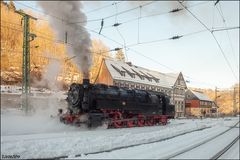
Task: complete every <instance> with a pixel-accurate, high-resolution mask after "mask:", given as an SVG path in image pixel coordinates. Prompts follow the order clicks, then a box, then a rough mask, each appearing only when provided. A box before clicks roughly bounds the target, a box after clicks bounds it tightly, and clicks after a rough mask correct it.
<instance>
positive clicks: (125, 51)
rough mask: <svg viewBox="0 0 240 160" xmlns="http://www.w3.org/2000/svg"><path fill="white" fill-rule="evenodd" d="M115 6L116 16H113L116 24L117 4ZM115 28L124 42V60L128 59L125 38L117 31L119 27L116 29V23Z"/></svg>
mask: <svg viewBox="0 0 240 160" xmlns="http://www.w3.org/2000/svg"><path fill="white" fill-rule="evenodd" d="M115 6H116V17H115V24H118V22H117V21H118V19H117V16H118V15H117V13H118V6H117V4H115ZM116 30H117V32H118V34H119V35H120V37H121V38H122V40H123V44H124V53H125V55H126V60H128V56H127V50H126V41H125V38H124V37H123V35H122V34H121V32H120V31H119V29H118V25H116Z"/></svg>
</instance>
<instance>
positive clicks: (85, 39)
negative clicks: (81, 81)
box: [38, 1, 92, 78]
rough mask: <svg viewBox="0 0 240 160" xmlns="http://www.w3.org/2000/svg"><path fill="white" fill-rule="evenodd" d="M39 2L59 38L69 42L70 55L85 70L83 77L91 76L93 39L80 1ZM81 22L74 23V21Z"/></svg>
mask: <svg viewBox="0 0 240 160" xmlns="http://www.w3.org/2000/svg"><path fill="white" fill-rule="evenodd" d="M38 4H39V5H40V6H41V8H42V9H43V10H44V11H45V12H46V14H48V15H50V16H49V20H50V25H51V26H52V27H53V29H54V31H55V32H56V35H57V38H58V39H60V40H62V41H65V42H66V43H67V50H68V53H69V54H70V55H69V56H70V57H74V58H73V61H74V62H75V63H76V64H77V66H78V67H79V69H80V70H81V71H82V72H83V77H84V78H88V77H89V69H90V67H91V64H92V57H91V54H90V48H91V39H90V34H89V33H88V32H87V30H86V28H85V25H86V20H87V17H86V15H85V14H84V13H83V12H82V11H81V8H82V4H81V2H79V1H39V2H38ZM76 21H78V22H81V23H73V22H76Z"/></svg>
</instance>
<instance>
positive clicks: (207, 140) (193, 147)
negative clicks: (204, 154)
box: [162, 122, 239, 159]
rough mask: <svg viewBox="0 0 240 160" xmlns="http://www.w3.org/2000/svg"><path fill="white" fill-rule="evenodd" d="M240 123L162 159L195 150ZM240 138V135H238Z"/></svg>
mask: <svg viewBox="0 0 240 160" xmlns="http://www.w3.org/2000/svg"><path fill="white" fill-rule="evenodd" d="M238 124H239V122H237V123H236V124H235V125H233V126H231V127H230V128H229V129H227V130H225V131H223V132H221V133H219V134H217V135H216V136H214V137H210V138H208V139H206V140H204V141H202V142H200V143H197V144H194V145H192V146H189V147H187V148H185V149H183V150H181V151H178V152H176V153H174V154H171V155H168V156H166V157H163V158H162V159H171V158H174V157H176V156H178V155H181V154H183V153H186V152H188V151H191V150H193V149H195V148H197V147H199V146H201V145H203V144H205V143H207V142H209V141H212V140H214V139H216V138H217V137H219V136H221V135H223V134H225V133H226V132H228V131H230V130H231V129H233V128H235V127H236V126H237V125H238ZM238 138H239V137H238Z"/></svg>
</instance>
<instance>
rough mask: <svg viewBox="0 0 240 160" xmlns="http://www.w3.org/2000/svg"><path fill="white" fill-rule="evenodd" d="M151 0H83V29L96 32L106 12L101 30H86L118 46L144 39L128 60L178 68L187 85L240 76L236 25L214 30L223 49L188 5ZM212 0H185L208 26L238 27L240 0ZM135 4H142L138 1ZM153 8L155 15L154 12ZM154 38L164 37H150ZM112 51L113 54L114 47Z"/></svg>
mask: <svg viewBox="0 0 240 160" xmlns="http://www.w3.org/2000/svg"><path fill="white" fill-rule="evenodd" d="M115 2H117V1H115ZM150 2H151V1H145V2H143V1H142V2H137V1H135V2H130V1H127V2H117V4H115V5H114V4H113V3H114V1H100V2H96V1H95V2H94V1H84V2H83V6H84V8H83V9H82V10H83V12H84V13H85V14H86V16H87V19H88V23H87V26H86V27H87V29H91V30H95V31H96V32H99V30H100V26H101V19H102V18H104V27H103V30H102V32H101V33H102V35H99V34H97V33H94V32H92V31H89V33H90V34H91V38H92V39H101V40H102V41H104V43H105V44H106V45H107V46H108V47H109V48H110V49H113V48H116V47H122V46H121V45H120V44H123V45H124V42H125V45H126V46H128V45H131V44H137V43H143V44H138V45H134V46H131V47H130V49H127V51H126V56H127V60H128V61H131V62H132V63H133V64H135V65H138V66H142V67H146V68H148V69H152V70H157V71H159V72H163V73H168V72H180V71H181V72H182V73H183V74H184V76H185V79H186V80H188V81H189V83H187V85H188V86H190V87H204V88H206V87H207V88H214V87H215V86H217V87H219V88H228V87H231V86H232V85H233V84H234V83H237V82H238V81H239V28H238V29H231V30H228V31H226V30H224V31H217V32H214V33H213V34H214V35H215V37H216V39H217V41H218V43H219V44H220V46H221V48H222V49H223V53H222V52H221V50H220V48H219V46H218V44H217V42H216V41H215V40H214V37H213V36H212V34H211V33H210V32H209V31H203V30H205V27H204V26H203V25H202V24H201V23H200V22H199V21H197V20H196V19H195V18H194V17H193V16H192V15H191V14H190V13H189V12H188V11H186V10H184V9H183V10H181V11H179V12H175V13H168V12H169V11H171V10H173V9H177V8H182V6H181V5H180V4H179V3H178V2H175V1H154V2H152V3H150ZM148 3H150V4H148ZM214 3H215V1H189V2H183V4H184V5H186V6H189V10H190V11H191V12H192V13H193V14H194V15H195V16H196V17H197V18H198V19H200V21H202V22H203V23H204V24H205V25H206V26H207V27H208V28H209V29H219V28H226V27H239V1H230V2H229V1H220V2H219V3H218V4H217V5H216V6H215V5H214ZM21 4H25V5H28V6H31V7H33V8H36V9H38V10H41V8H40V7H39V6H38V4H36V2H24V1H18V2H17V3H16V6H17V8H22V9H28V10H31V9H30V8H29V7H26V6H24V5H21ZM112 4H113V5H112ZM145 4H148V5H145ZM139 5H142V7H138V6H139ZM136 7H137V9H133V10H131V11H129V12H126V13H123V14H119V15H117V16H112V17H110V18H106V17H108V16H111V15H115V14H116V13H121V12H122V11H125V10H129V9H131V8H136ZM140 8H141V9H140ZM33 12H34V13H35V12H36V11H33ZM162 13H165V14H162ZM36 14H41V12H36ZM154 14H157V15H156V16H152V15H154ZM56 16H57V15H56ZM139 17H141V18H140V19H139V20H137V19H136V20H132V19H135V18H139ZM46 19H48V17H47V16H46ZM223 19H224V20H225V23H224V21H223ZM131 20H132V21H131ZM72 21H73V22H79V21H80V22H81V19H79V18H78V17H73V19H72ZM127 21H129V22H127ZM124 22H126V23H124ZM115 23H122V24H121V25H119V26H118V30H117V28H116V27H111V25H113V24H115ZM198 31H199V32H198ZM201 31H202V32H201ZM196 32H198V33H196ZM186 34H187V35H186ZM103 35H104V36H105V37H107V38H105V37H104V36H103ZM181 35H186V36H183V37H181V38H179V39H176V40H166V39H168V38H171V37H173V36H181ZM109 38H111V39H112V40H114V41H116V42H118V43H116V42H113V41H111V40H109ZM155 40H162V41H158V42H155V43H154V42H152V41H155ZM145 42H152V43H145ZM119 43H120V44H119ZM136 51H137V53H136ZM112 54H113V55H114V52H113V53H112ZM223 54H224V55H225V57H226V59H227V61H228V62H229V64H230V66H231V68H232V71H231V69H230V67H229V65H228V64H227V61H226V60H225V59H224V55H223ZM234 75H235V76H234Z"/></svg>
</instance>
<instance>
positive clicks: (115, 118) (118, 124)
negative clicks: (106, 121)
mask: <svg viewBox="0 0 240 160" xmlns="http://www.w3.org/2000/svg"><path fill="white" fill-rule="evenodd" d="M121 119H122V113H120V112H114V115H113V121H114V122H113V126H114V127H115V128H121V127H122V126H123V122H122V121H120V122H116V121H118V120H121Z"/></svg>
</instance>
